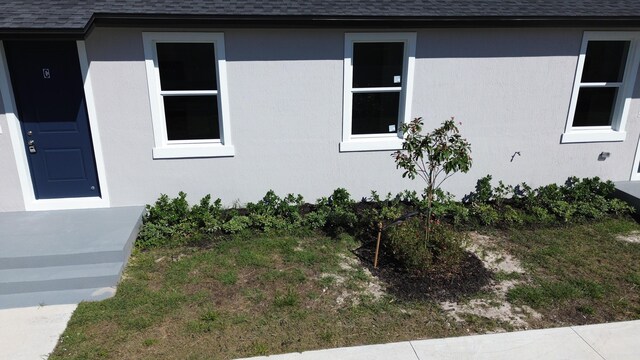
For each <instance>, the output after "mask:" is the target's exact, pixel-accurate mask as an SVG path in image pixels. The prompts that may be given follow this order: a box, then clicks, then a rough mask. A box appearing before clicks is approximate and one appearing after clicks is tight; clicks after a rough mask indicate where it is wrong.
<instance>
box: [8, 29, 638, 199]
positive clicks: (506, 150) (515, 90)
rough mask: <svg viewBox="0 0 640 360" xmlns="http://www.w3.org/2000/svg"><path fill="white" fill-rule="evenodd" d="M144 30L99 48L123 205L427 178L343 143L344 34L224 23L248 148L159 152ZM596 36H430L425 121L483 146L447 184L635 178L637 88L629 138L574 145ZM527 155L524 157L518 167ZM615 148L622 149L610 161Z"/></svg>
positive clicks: (498, 32) (107, 153)
mask: <svg viewBox="0 0 640 360" xmlns="http://www.w3.org/2000/svg"><path fill="white" fill-rule="evenodd" d="M150 30H151V29H149V30H147V31H150ZM142 31H143V30H141V29H114V28H96V29H94V30H93V31H92V33H91V34H90V36H89V37H88V38H87V42H86V44H87V51H88V56H89V60H90V72H91V76H92V81H93V92H94V98H95V103H96V108H97V109H96V110H97V114H98V119H97V121H98V123H99V126H100V135H101V139H102V147H103V154H104V161H105V167H106V172H107V174H106V176H107V181H108V186H109V192H110V194H111V204H112V206H124V205H134V204H143V203H149V202H152V201H153V200H155V199H156V198H157V196H158V195H159V194H160V193H168V194H170V195H175V194H176V193H177V192H178V191H180V190H183V191H185V192H187V193H188V194H189V198H190V199H191V200H192V201H195V200H197V199H198V198H200V197H201V196H203V195H204V194H206V193H211V194H212V195H213V196H214V197H220V198H222V199H223V200H224V201H225V203H227V204H230V203H232V202H233V201H235V200H239V201H240V202H247V201H255V200H257V199H259V198H260V197H261V196H262V195H264V193H265V192H266V191H267V190H268V189H273V190H275V191H276V192H278V193H280V194H284V193H289V192H293V193H301V194H303V195H304V196H305V198H306V199H307V200H309V201H313V200H315V199H316V198H317V197H319V196H325V195H328V194H329V193H330V192H331V191H332V190H333V189H335V188H337V187H345V188H347V189H348V190H349V191H350V192H351V193H352V195H354V197H360V196H366V195H368V194H369V191H370V190H378V191H379V192H383V193H386V192H388V191H391V192H397V191H400V190H402V189H406V188H416V189H418V188H420V187H421V186H422V184H419V183H417V182H415V183H412V182H410V181H408V180H405V179H402V178H401V172H400V171H399V170H396V169H395V165H394V163H393V160H392V158H391V156H390V153H391V152H389V151H380V152H349V153H340V152H339V151H338V144H339V142H340V140H341V133H342V91H343V89H342V82H343V56H344V54H343V52H344V33H345V30H341V29H336V30H268V29H267V30H265V29H256V30H242V29H234V30H223V31H224V33H225V43H226V54H227V67H228V77H227V79H228V90H229V103H230V121H231V131H232V133H233V142H234V146H235V149H236V155H235V156H234V157H232V158H202V159H163V160H153V158H152V154H151V151H152V147H153V143H154V141H153V131H152V121H151V113H150V107H149V94H148V89H147V79H146V72H145V65H144V54H143V48H142V36H141V33H142ZM165 31H166V30H165ZM213 31H220V30H213ZM582 33H583V29H433V30H418V31H417V34H418V36H417V53H416V55H417V56H416V67H415V80H414V95H413V104H412V111H411V112H412V115H413V116H423V117H424V118H425V120H426V123H427V124H428V126H430V127H433V126H435V125H436V124H438V123H439V122H441V121H442V120H445V119H447V118H449V117H451V116H455V117H456V119H457V120H458V121H461V122H462V123H463V125H462V127H461V128H462V133H463V135H464V136H465V137H467V138H468V139H469V140H470V142H471V145H472V150H473V158H474V166H473V169H472V171H471V172H470V173H468V174H459V175H456V176H454V177H453V178H451V179H450V180H449V181H448V183H446V184H445V188H446V189H447V190H449V191H452V192H453V193H455V194H457V195H463V194H465V193H468V192H469V191H471V190H472V189H473V186H474V184H475V181H476V180H477V179H478V178H479V177H481V176H484V175H486V174H492V175H493V177H494V179H495V180H496V181H497V180H499V179H501V180H504V181H505V182H507V183H517V182H521V181H526V182H528V183H529V184H531V185H534V186H535V185H541V184H545V183H549V182H560V181H563V180H564V179H566V178H567V177H568V176H570V175H576V176H595V175H598V176H601V177H603V178H606V179H612V180H628V179H629V175H630V171H631V167H632V162H633V159H634V155H635V150H636V146H637V143H638V134H639V132H640V124H639V119H638V113H639V112H640V100H638V96H639V95H640V90H639V89H640V86H636V90H635V91H634V100H633V104H632V107H631V109H630V112H629V114H630V115H629V120H628V122H627V127H626V130H627V132H628V135H627V139H626V141H624V142H618V143H613V142H608V143H587V144H560V136H561V135H562V133H563V131H564V127H565V123H566V118H567V112H568V109H569V102H570V98H571V90H572V86H573V79H574V75H575V69H576V64H577V59H578V53H579V50H580V44H581V40H582ZM638 83H640V81H639V82H637V84H638ZM2 121H3V119H2V115H0V123H2ZM4 126H5V125H4V124H3V129H4ZM7 137H8V136H7V135H6V132H5V133H3V134H1V135H0V161H2V163H3V164H6V163H7V162H9V160H10V165H11V166H13V168H11V167H3V171H6V170H4V169H9V171H10V172H14V171H15V161H13V158H12V157H11V155H7V153H10V152H11V150H10V148H9V145H7V144H6V143H7ZM516 151H518V152H520V154H521V156H515V157H514V158H513V161H511V159H512V155H513V154H514V153H515V152H516ZM602 151H608V152H610V153H611V157H610V158H609V159H607V160H606V161H598V159H597V158H598V154H599V153H600V152H602ZM11 181H13V183H12V182H11ZM14 183H15V184H14ZM7 184H8V185H7ZM7 186H14V187H15V186H18V184H17V177H16V180H10V181H9V182H8V183H7V181H6V180H4V179H0V198H2V199H3V202H4V201H5V200H4V198H5V197H4V196H5V195H6V194H3V193H2V191H5V192H6V191H7V190H2V189H3V188H6V187H7ZM16 189H19V188H16ZM16 193H19V191H18V190H16ZM12 201H13V202H14V204H13V205H11V206H17V207H19V206H20V205H21V204H19V203H20V201H21V198H19V199H18V200H12ZM16 202H17V203H18V204H17V205H16ZM5 208H6V207H5ZM0 210H2V208H0Z"/></svg>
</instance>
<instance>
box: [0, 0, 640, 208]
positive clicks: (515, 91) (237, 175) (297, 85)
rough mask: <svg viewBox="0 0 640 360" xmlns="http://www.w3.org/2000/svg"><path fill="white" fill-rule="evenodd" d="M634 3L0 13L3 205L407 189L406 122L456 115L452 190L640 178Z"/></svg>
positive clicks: (73, 8) (415, 2)
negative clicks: (488, 180) (462, 144)
mask: <svg viewBox="0 0 640 360" xmlns="http://www.w3.org/2000/svg"><path fill="white" fill-rule="evenodd" d="M639 62H640V2H638V1H630V0H626V1H607V0H600V1H596V0H584V1H578V0H575V1H562V0H557V1H554V0H537V1H522V0H460V1H456V0H440V1H435V0H411V1H408V0H407V1H404V0H395V1H389V0H349V1H343V0H322V1H317V0H312V1H300V0H262V1H255V0H245V1H239V0H231V1H229V0H186V1H165V0H149V1H132V0H116V1H102V0H93V1H71V0H54V1H49V2H42V1H10V0H8V1H3V2H2V3H0V99H1V101H0V174H1V176H0V212H8V211H24V210H27V211H30V210H55V209H72V208H93V207H119V206H128V205H141V204H145V203H150V202H153V201H154V200H155V199H156V198H157V197H158V195H159V194H160V193H167V194H170V195H174V194H176V193H177V192H178V191H185V192H186V193H187V194H189V196H190V199H191V200H195V199H198V198H199V197H201V196H203V195H205V194H207V193H211V194H212V195H213V196H214V197H220V198H222V199H223V201H224V202H225V203H226V204H232V203H233V202H235V201H239V202H241V203H244V202H248V201H256V200H258V199H259V198H260V197H261V196H262V195H264V193H265V192H266V191H267V190H269V189H273V190H275V191H276V192H277V193H279V194H285V193H300V194H302V195H304V196H305V198H306V199H307V200H308V201H314V200H315V199H316V198H317V197H320V196H326V195H328V194H330V192H331V191H332V190H333V189H335V188H338V187H344V188H346V189H348V190H349V191H350V192H351V194H352V195H353V196H354V197H356V198H357V197H361V196H366V195H368V194H369V192H370V190H376V191H379V192H382V193H386V192H389V191H390V192H397V191H400V190H403V189H419V188H420V187H421V186H422V184H420V183H417V182H411V181H409V180H407V179H402V178H401V171H400V170H397V169H396V167H395V164H394V162H393V159H392V158H391V156H390V154H391V153H392V151H394V150H396V149H399V148H400V146H401V142H402V133H401V132H400V125H401V124H402V123H404V122H407V121H410V120H411V119H412V118H414V117H419V116H420V117H423V118H424V121H425V124H426V127H427V128H433V127H434V126H436V125H437V124H439V123H440V122H441V121H443V120H446V119H448V118H450V117H452V116H454V117H455V118H456V120H457V121H460V122H461V123H462V125H461V131H462V134H463V136H464V137H466V138H467V139H468V140H469V141H470V143H471V146H472V152H473V159H474V165H473V167H472V170H471V171H470V172H469V173H468V174H465V175H457V176H454V177H453V178H452V179H451V180H449V182H448V183H446V184H445V188H446V190H448V191H451V192H452V193H454V194H456V195H457V196H461V195H463V194H465V193H468V192H469V191H470V190H472V189H473V186H474V184H475V181H476V180H477V179H478V178H480V177H482V176H484V175H486V174H491V175H492V176H493V178H494V179H500V180H503V181H505V182H506V183H512V184H513V183H518V182H522V181H526V182H527V183H529V184H531V185H534V186H536V185H542V184H546V183H551V182H561V181H563V180H565V179H566V178H567V177H568V176H572V175H575V176H579V177H586V176H600V177H602V178H605V179H611V180H616V181H633V180H640V174H639V172H638V169H639V161H640V156H639V155H638V139H639V135H640V81H638V64H639Z"/></svg>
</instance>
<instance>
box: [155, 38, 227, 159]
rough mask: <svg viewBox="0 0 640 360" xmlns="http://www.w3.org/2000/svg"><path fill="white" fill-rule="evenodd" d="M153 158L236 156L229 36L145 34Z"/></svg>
mask: <svg viewBox="0 0 640 360" xmlns="http://www.w3.org/2000/svg"><path fill="white" fill-rule="evenodd" d="M143 41H144V52H145V63H146V67H147V78H148V81H149V98H150V102H151V116H152V120H153V132H154V140H155V147H154V149H153V157H154V158H156V159H158V158H184V157H215V156H233V155H234V148H233V145H232V144H231V131H230V128H229V106H228V101H227V87H226V63H225V54H224V37H223V35H222V34H220V33H143Z"/></svg>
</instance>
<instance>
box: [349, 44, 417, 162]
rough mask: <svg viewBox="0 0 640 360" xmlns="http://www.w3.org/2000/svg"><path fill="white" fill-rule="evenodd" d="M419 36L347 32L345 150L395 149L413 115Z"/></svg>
mask: <svg viewBox="0 0 640 360" xmlns="http://www.w3.org/2000/svg"><path fill="white" fill-rule="evenodd" d="M415 43H416V34H415V33H347V34H346V35H345V50H344V53H345V55H344V101H343V103H344V108H343V121H342V123H343V125H342V142H341V143H340V151H368V150H396V149H400V148H401V147H402V133H401V131H400V125H401V124H403V123H405V122H408V121H409V116H410V115H411V114H410V113H411V109H410V104H411V92H412V91H411V90H412V87H413V86H412V84H413V64H414V60H415V49H416V45H415Z"/></svg>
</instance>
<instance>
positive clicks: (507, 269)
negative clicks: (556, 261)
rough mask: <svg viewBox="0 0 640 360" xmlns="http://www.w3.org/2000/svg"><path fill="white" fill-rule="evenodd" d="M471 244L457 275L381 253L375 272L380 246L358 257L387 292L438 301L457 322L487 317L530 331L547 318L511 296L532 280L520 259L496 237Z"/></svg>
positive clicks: (404, 297) (366, 248)
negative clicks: (417, 268)
mask: <svg viewBox="0 0 640 360" xmlns="http://www.w3.org/2000/svg"><path fill="white" fill-rule="evenodd" d="M469 237H470V242H469V245H468V247H467V253H466V255H465V258H464V260H463V263H462V266H461V268H460V270H459V271H457V272H443V271H439V272H427V273H424V272H411V271H407V270H406V269H404V268H403V267H402V266H401V265H400V264H398V263H397V262H396V261H395V260H394V259H393V258H392V257H390V256H388V255H386V254H384V253H382V254H380V259H379V266H378V268H377V269H375V268H373V258H374V254H375V243H373V242H370V243H367V244H364V245H363V246H362V247H360V248H358V249H356V250H355V251H354V253H355V254H356V255H357V256H358V257H359V258H360V259H361V260H362V263H363V264H364V265H365V266H366V267H367V269H368V270H369V271H370V272H371V273H372V274H373V275H375V276H377V277H378V278H379V279H381V280H382V282H383V283H385V284H386V288H387V291H388V292H389V293H390V294H391V295H393V296H395V297H396V298H398V299H401V300H410V301H414V300H433V301H436V302H437V303H439V304H440V306H441V308H442V309H443V310H444V311H445V312H446V313H447V314H448V315H449V316H451V317H452V318H453V319H454V320H455V321H456V322H459V323H465V322H467V321H468V320H469V319H475V318H478V317H480V318H484V319H486V320H488V321H490V322H494V323H497V324H498V331H500V330H501V329H503V330H509V329H512V328H529V327H530V323H529V322H530V321H531V320H537V319H540V317H541V315H540V314H539V313H538V312H536V311H535V310H533V309H532V308H530V307H529V306H526V305H522V306H514V305H512V304H510V303H509V302H508V301H507V292H508V291H509V290H510V289H512V288H513V287H515V286H516V285H518V284H522V283H524V282H526V279H525V275H524V273H525V271H524V269H523V268H522V265H521V264H520V261H519V260H518V259H516V258H515V257H514V256H512V255H511V254H509V253H508V252H506V251H505V250H504V249H503V247H501V246H500V244H499V242H498V241H497V240H496V239H493V238H491V237H489V236H485V235H481V234H478V233H477V232H472V233H469Z"/></svg>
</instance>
